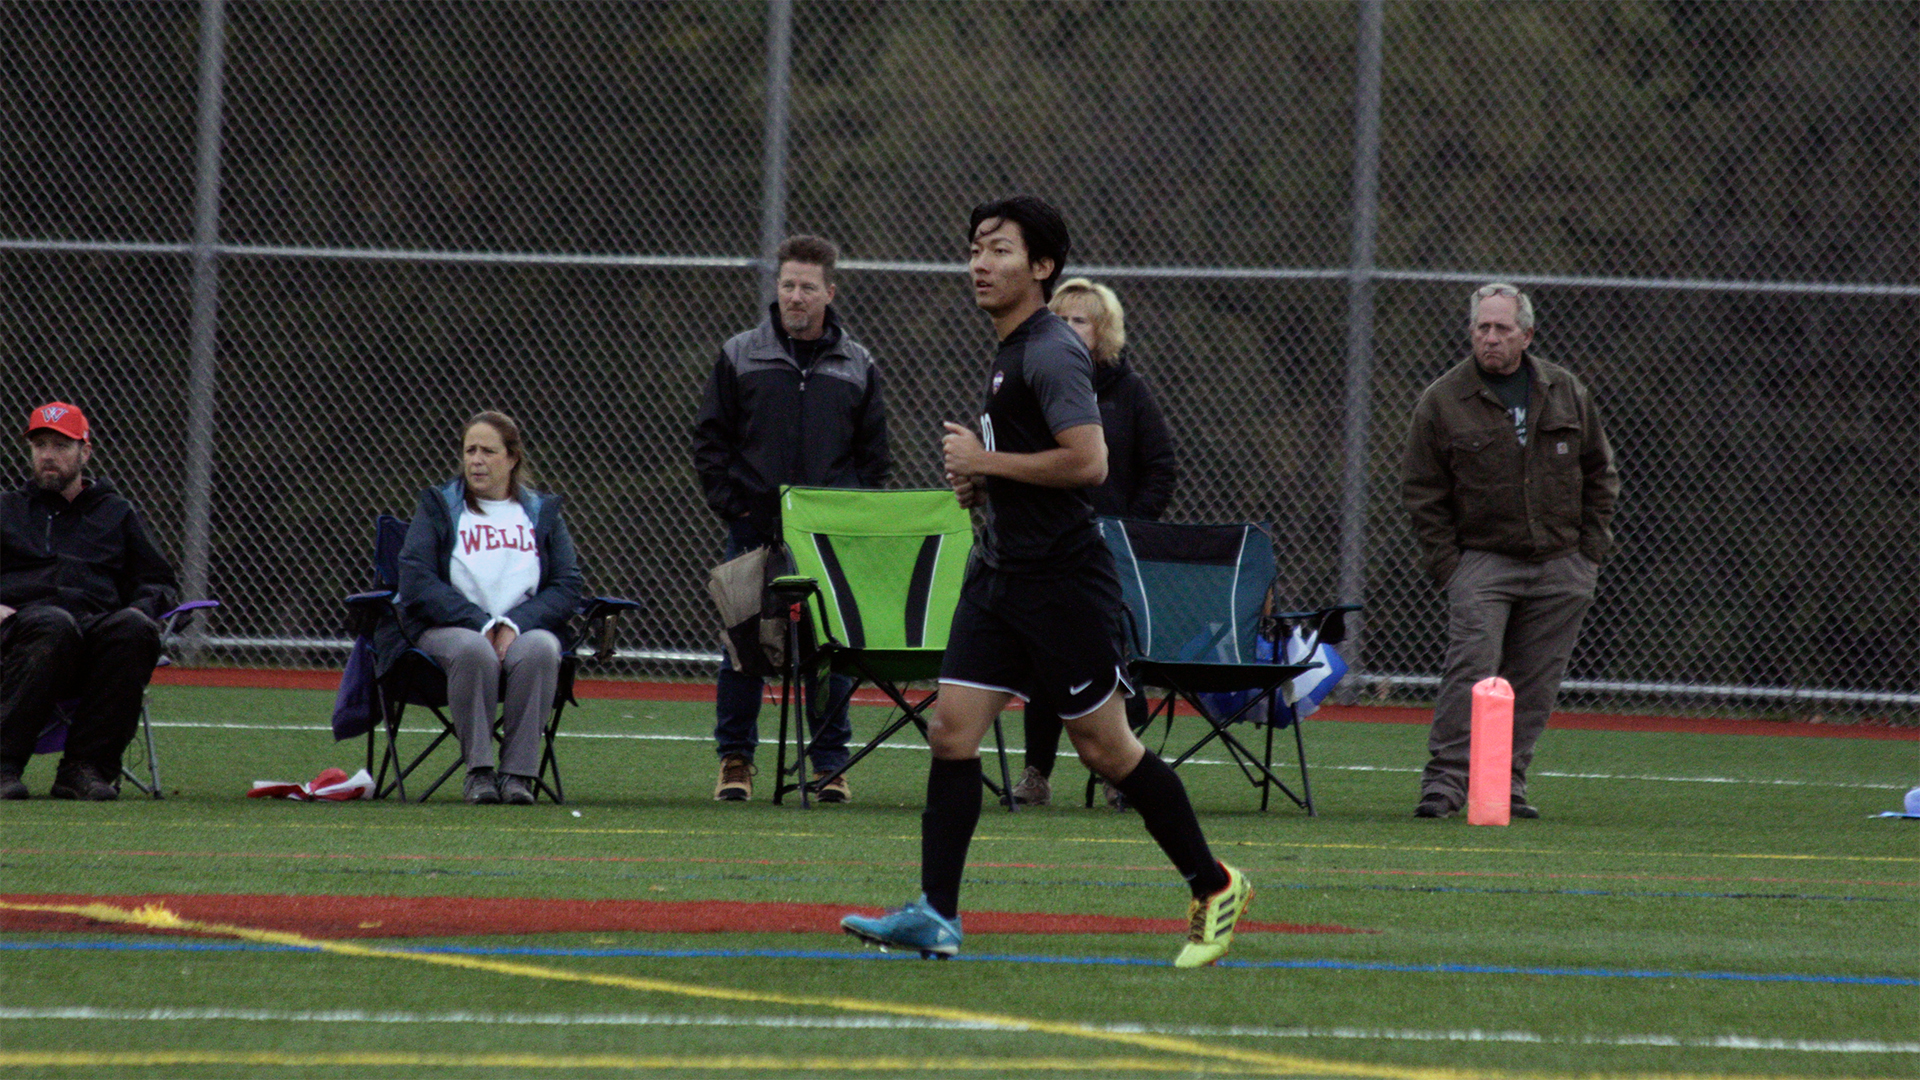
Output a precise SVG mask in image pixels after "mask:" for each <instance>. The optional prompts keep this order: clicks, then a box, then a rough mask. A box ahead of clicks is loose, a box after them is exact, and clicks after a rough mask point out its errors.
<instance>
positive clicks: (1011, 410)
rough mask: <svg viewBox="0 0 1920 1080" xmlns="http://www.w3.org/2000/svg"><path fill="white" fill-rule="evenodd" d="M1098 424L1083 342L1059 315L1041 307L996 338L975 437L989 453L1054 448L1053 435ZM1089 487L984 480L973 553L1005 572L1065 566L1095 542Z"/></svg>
mask: <svg viewBox="0 0 1920 1080" xmlns="http://www.w3.org/2000/svg"><path fill="white" fill-rule="evenodd" d="M1099 423H1100V405H1099V402H1098V401H1097V399H1095V397H1094V393H1093V359H1092V358H1091V357H1090V356H1088V355H1087V347H1086V345H1085V344H1084V343H1082V342H1081V340H1080V336H1079V335H1078V334H1076V333H1074V332H1073V328H1072V327H1070V326H1068V325H1067V323H1066V320H1064V319H1062V318H1060V316H1058V315H1055V314H1054V313H1053V312H1052V311H1049V310H1048V309H1046V308H1041V309H1040V310H1039V311H1036V312H1034V313H1033V315H1032V316H1031V317H1030V318H1028V319H1027V321H1025V322H1023V323H1021V324H1020V325H1019V327H1017V328H1016V329H1015V330H1014V331H1013V333H1011V334H1008V335H1007V337H1006V340H1004V341H1002V342H1001V343H1000V351H999V353H998V354H997V355H996V356H995V357H994V359H993V372H992V374H991V375H990V376H988V379H987V403H986V408H985V411H984V412H983V414H982V415H981V417H980V438H981V441H982V442H984V443H985V444H986V447H987V449H989V450H1001V451H1006V452H1008V453H1014V454H1034V453H1039V452H1041V451H1044V450H1052V449H1055V448H1057V447H1058V446H1059V445H1060V443H1059V441H1058V440H1057V439H1055V438H1054V435H1055V434H1056V433H1058V432H1061V431H1065V430H1067V429H1068V428H1072V427H1079V426H1080V425H1082V424H1099ZM1089 491H1091V489H1074V488H1050V487H1040V486H1038V485H1035V484H1026V483H1021V482H1020V481H1017V480H1008V479H1006V478H1004V477H999V476H990V477H988V478H987V528H986V536H985V538H984V539H983V541H982V543H981V545H980V557H981V558H982V559H983V560H984V561H985V562H986V564H987V565H989V566H992V567H995V568H996V569H999V570H1004V571H1007V572H1009V573H1023V574H1034V573H1038V574H1046V573H1055V572H1059V571H1063V570H1070V569H1072V568H1073V567H1075V566H1076V565H1077V564H1078V562H1079V560H1080V558H1081V557H1083V556H1084V555H1085V554H1086V553H1087V552H1088V551H1089V550H1091V549H1094V548H1098V547H1099V546H1100V533H1099V530H1098V529H1096V528H1095V527H1094V524H1093V503H1092V502H1091V501H1090V500H1089V499H1088V493H1089Z"/></svg>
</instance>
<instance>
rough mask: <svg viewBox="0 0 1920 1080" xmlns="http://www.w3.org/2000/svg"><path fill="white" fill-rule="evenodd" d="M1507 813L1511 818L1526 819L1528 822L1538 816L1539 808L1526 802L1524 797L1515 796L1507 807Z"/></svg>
mask: <svg viewBox="0 0 1920 1080" xmlns="http://www.w3.org/2000/svg"><path fill="white" fill-rule="evenodd" d="M1507 813H1508V814H1510V815H1511V816H1513V817H1517V818H1526V819H1528V820H1532V819H1534V818H1537V817H1539V816H1540V810H1539V808H1538V807H1536V806H1534V805H1533V804H1532V803H1530V802H1528V801H1527V797H1526V796H1525V795H1515V796H1514V797H1513V802H1512V803H1511V804H1509V805H1508V807H1507Z"/></svg>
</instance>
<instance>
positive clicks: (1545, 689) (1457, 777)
mask: <svg viewBox="0 0 1920 1080" xmlns="http://www.w3.org/2000/svg"><path fill="white" fill-rule="evenodd" d="M1599 573H1600V568H1599V567H1598V566H1596V565H1594V563H1593V561H1592V560H1591V559H1588V558H1587V557H1586V556H1585V555H1582V554H1580V553H1579V552H1577V551H1575V552H1570V553H1568V554H1566V555H1562V556H1560V557H1559V558H1556V559H1550V560H1548V561H1546V562H1540V563H1536V562H1528V561H1526V560H1524V559H1516V558H1513V557H1511V556H1508V555H1496V554H1494V553H1493V552H1490V551H1463V552H1461V553H1460V566H1459V568H1458V569H1456V570H1455V571H1454V572H1453V577H1452V579H1451V580H1449V581H1448V582H1447V605H1448V616H1447V662H1446V671H1445V673H1444V674H1443V675H1442V676H1441V680H1440V697H1439V700H1438V701H1436V702H1435V704H1434V709H1433V730H1432V731H1431V732H1430V733H1429V734H1428V736H1427V752H1428V754H1429V755H1430V758H1429V760H1428V761H1427V768H1426V772H1425V774H1424V775H1423V776H1421V778H1420V795H1421V797H1422V798H1425V797H1426V796H1428V795H1432V794H1436V793H1437V794H1440V795H1444V796H1446V798H1447V799H1448V800H1449V801H1450V802H1452V803H1453V805H1454V806H1455V807H1459V806H1461V805H1463V804H1465V802H1466V801H1467V762H1468V754H1469V750H1470V744H1471V738H1472V719H1473V684H1474V683H1477V682H1479V681H1480V680H1481V679H1484V678H1487V677H1488V676H1490V675H1498V676H1500V677H1501V678H1503V679H1505V680H1507V682H1508V683H1510V684H1512V686H1513V794H1514V795H1515V796H1516V797H1519V796H1524V795H1525V794H1526V793H1527V766H1528V765H1529V764H1531V763H1532V762H1533V747H1534V743H1536V742H1538V741H1539V739H1540V733H1541V732H1542V731H1544V730H1546V726H1547V717H1548V716H1550V715H1551V714H1552V713H1553V706H1554V701H1555V700H1556V699H1557V698H1558V697H1559V696H1560V679H1561V677H1562V676H1563V675H1565V674H1566V671H1567V659H1568V657H1570V656H1572V655H1573V644H1574V641H1575V640H1576V639H1578V638H1579V636H1580V622H1581V620H1582V619H1583V618H1585V616H1586V614H1587V608H1588V607H1589V606H1591V605H1592V604H1593V587H1594V581H1595V579H1596V578H1597V577H1598V576H1599Z"/></svg>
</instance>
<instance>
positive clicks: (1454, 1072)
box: [0, 901, 1784, 1080]
mask: <svg viewBox="0 0 1920 1080" xmlns="http://www.w3.org/2000/svg"><path fill="white" fill-rule="evenodd" d="M0 908H4V909H7V910H13V911H39V912H52V913H57V914H65V915H79V916H82V917H84V918H89V919H94V920H96V921H100V922H110V923H121V924H126V925H133V926H143V927H149V928H156V929H170V930H188V931H194V932H197V933H205V934H218V935H221V936H225V937H234V938H239V939H241V940H243V941H251V942H256V943H260V944H269V945H285V946H292V947H295V948H306V949H314V950H317V951H320V952H326V953H331V954H334V955H337V956H351V957H356V958H362V959H378V960H409V961H413V962H415V963H422V964H431V965H435V966H439V967H451V968H464V969H467V970H470V971H485V972H490V973H493V974H499V975H514V976H520V977H524V978H533V979H543V980H548V981H553V982H571V983H585V984H588V985H594V986H608V987H616V988H620V989H627V990H637V991H640V992H643V993H656V994H669V995H674V996H679V997H689V998H703V999H708V1000H714V1001H731V1002H751V1003H756V1004H773V1005H787V1006H801V1007H816V1008H824V1009H832V1010H837V1011H841V1012H854V1013H881V1014H889V1015H894V1016H918V1017H927V1018H931V1019H938V1020H947V1021H954V1022H961V1023H972V1024H986V1025H992V1026H994V1027H999V1028H1004V1029H1006V1030H1010V1031H1031V1032H1037V1033H1041V1034H1047V1035H1059V1036H1064V1037H1067V1038H1073V1039H1086V1040H1091V1041H1095V1042H1111V1043H1120V1044H1123V1045H1128V1046H1134V1047H1139V1048H1142V1049H1147V1050H1158V1051H1162V1052H1165V1053H1169V1054H1180V1055H1185V1056H1186V1057H1187V1058H1188V1059H1189V1060H1187V1061H1184V1062H1179V1063H1174V1064H1171V1065H1168V1066H1164V1067H1163V1066H1161V1065H1158V1064H1156V1063H1154V1062H1151V1061H1142V1062H1141V1063H1140V1064H1139V1065H1138V1066H1129V1067H1130V1068H1137V1069H1147V1068H1151V1069H1154V1070H1156V1071H1180V1070H1181V1069H1185V1070H1188V1071H1204V1072H1218V1071H1227V1070H1225V1069H1223V1068H1222V1067H1220V1066H1218V1065H1216V1064H1214V1063H1216V1062H1232V1063H1234V1064H1235V1065H1237V1066H1242V1068H1239V1069H1237V1070H1233V1071H1239V1072H1242V1073H1245V1072H1249V1071H1253V1072H1259V1073H1262V1074H1281V1075H1285V1074H1298V1073H1306V1074H1311V1075H1318V1076H1353V1077H1374V1078H1380V1080H1509V1077H1510V1076H1511V1075H1512V1074H1508V1073H1503V1072H1499V1071H1496V1070H1464V1069H1451V1068H1407V1067H1400V1066H1390V1065H1363V1064H1354V1063H1349V1062H1341V1061H1327V1060H1321V1059H1315V1058H1305V1057H1298V1056H1295V1055H1291V1054H1270V1053H1264V1052H1261V1051H1257V1050H1243V1049H1239V1048H1237V1047H1228V1046H1212V1045H1209V1044H1206V1043H1202V1042H1199V1041H1196V1040H1194V1039H1187V1038H1181V1037H1178V1036H1170V1035H1153V1034H1147V1033H1141V1032H1119V1031H1103V1030H1101V1029H1099V1028H1094V1027H1089V1026H1087V1025H1084V1024H1075V1023H1065V1022H1060V1021H1053V1020H1035V1019H1030V1018H1026V1017H1017V1016H1001V1015H996V1014H993V1013H983V1012H974V1011H972V1010H968V1009H957V1008H950V1007H947V1006H942V1005H915V1004H908V1003H901V1002H892V1001H876V1000H867V999H861V998H851V997H841V996H837V995H830V996H818V995H811V994H785V993H776V992H771V991H764V990H740V989H734V988H731V987H722V986H701V985H698V984H694V983H682V982H674V981H671V980H666V979H650V978H640V977H636V976H631V975H610V974H601V973H597V972H583V971H569V970H566V969H563V968H552V967H542V966H540V965H536V964H525V963H519V962H515V961H505V960H494V959H488V958H485V957H477V956H460V955H454V954H446V953H420V952H409V951H406V950H402V949H378V948H372V947H370V946H366V945H356V944H353V943H351V942H345V941H333V940H328V939H323V938H309V937H305V936H303V935H300V934H294V933H288V932H285V931H279V930H261V929H258V928H255V927H248V926H237V925H233V924H229V923H203V922H197V921H194V920H190V919H184V918H181V917H180V916H179V915H177V914H175V913H174V912H172V911H169V910H168V909H166V908H165V907H162V906H160V905H158V904H149V905H147V906H145V907H141V908H138V909H135V910H128V909H125V908H118V907H114V906H112V905H110V904H23V903H12V902H8V901H0ZM125 1053H126V1055H128V1056H132V1057H139V1056H140V1054H142V1053H147V1054H151V1053H153V1052H150V1051H149V1052H135V1051H128V1052H125ZM181 1053H182V1054H185V1055H186V1056H184V1057H180V1058H178V1059H177V1060H174V1061H169V1062H133V1063H150V1064H193V1063H195V1062H196V1061H198V1060H199V1058H198V1057H196V1056H195V1055H197V1054H201V1053H205V1054H208V1055H214V1054H218V1053H221V1052H216V1051H206V1052H181ZM20 1056H21V1055H20V1053H19V1052H12V1051H0V1064H10V1063H15V1062H14V1059H15V1058H16V1057H20ZM58 1056H60V1055H59V1054H56V1053H54V1052H43V1053H40V1054H38V1055H37V1057H39V1058H47V1057H58ZM107 1056H109V1057H111V1056H116V1055H107ZM243 1056H244V1055H243ZM375 1056H376V1057H377V1056H378V1055H375ZM430 1057H431V1056H430V1055H429V1056H425V1057H413V1056H409V1058H408V1060H407V1061H405V1062H392V1063H394V1064H410V1063H417V1064H431V1063H432V1062H431V1061H429V1060H428V1058H430ZM496 1057H497V1059H498V1060H499V1061H501V1062H502V1066H501V1067H507V1066H509V1065H511V1066H513V1067H525V1066H527V1065H533V1064H540V1063H542V1062H545V1061H549V1060H551V1059H549V1058H543V1057H539V1056H527V1057H524V1058H523V1057H521V1056H519V1055H494V1056H482V1057H477V1058H471V1059H469V1058H458V1059H455V1058H448V1059H447V1064H448V1065H449V1066H451V1067H460V1066H468V1065H475V1064H485V1063H487V1062H489V1061H491V1060H493V1059H494V1058H496ZM1196 1058H1197V1059H1200V1060H1198V1061H1195V1060H1192V1059H1196ZM287 1060H288V1061H289V1063H291V1062H293V1061H304V1062H307V1063H310V1064H311V1063H315V1062H316V1061H317V1060H318V1059H317V1058H315V1057H314V1056H311V1055H299V1056H298V1057H297V1058H293V1059H287ZM581 1060H582V1061H583V1062H584V1061H588V1060H605V1061H607V1062H610V1063H611V1062H615V1061H618V1062H640V1061H660V1062H678V1061H681V1060H682V1059H676V1058H667V1057H660V1058H616V1057H608V1058H604V1059H590V1058H583V1059H581ZM719 1060H732V1061H738V1062H758V1061H766V1062H770V1064H765V1065H762V1064H740V1065H736V1066H734V1067H736V1068H742V1069H746V1068H753V1069H761V1068H767V1069H780V1068H801V1069H806V1068H809V1066H807V1065H795V1064H793V1063H792V1062H787V1061H780V1060H777V1059H772V1058H733V1059H719ZM819 1060H820V1061H821V1062H822V1064H821V1065H820V1066H818V1067H819V1068H821V1069H825V1068H863V1069H869V1070H871V1069H879V1068H896V1067H897V1068H903V1069H913V1070H916V1071H919V1070H926V1069H929V1068H932V1069H937V1068H939V1067H946V1068H953V1067H956V1066H955V1065H954V1061H955V1060H959V1059H946V1058H941V1059H937V1061H936V1062H934V1063H933V1064H932V1065H928V1064H926V1063H920V1064H913V1063H911V1062H909V1059H904V1058H902V1059H897V1060H898V1061H899V1062H901V1063H902V1064H900V1065H898V1066H896V1065H892V1064H888V1065H856V1064H852V1063H849V1062H843V1061H838V1060H833V1063H832V1064H827V1062H828V1061H829V1060H832V1059H824V1058H823V1059H819ZM853 1060H855V1061H894V1060H896V1059H891V1058H873V1059H853ZM1124 1060H1132V1059H1124ZM17 1063H18V1064H20V1065H22V1066H24V1065H27V1064H29V1062H28V1061H26V1060H24V1059H22V1060H20V1061H18V1062H17ZM39 1063H40V1064H48V1065H55V1064H59V1062H56V1061H41V1062H39ZM76 1063H78V1062H76ZM110 1063H111V1062H106V1061H102V1062H101V1064H110ZM206 1063H207V1064H225V1063H229V1062H227V1061H226V1060H225V1059H221V1060H212V1059H208V1060H207V1061H206ZM237 1063H240V1064H247V1063H252V1062H251V1059H248V1060H243V1061H238V1062H237ZM258 1063H259V1064H280V1063H282V1059H281V1058H279V1057H277V1056H276V1057H275V1058H274V1060H270V1061H260V1062H258ZM383 1063H387V1062H385V1061H382V1060H374V1059H373V1058H368V1059H367V1060H365V1061H353V1062H343V1064H368V1065H374V1064H383ZM701 1066H702V1067H706V1068H715V1067H718V1066H716V1065H715V1064H714V1062H713V1060H708V1059H703V1060H702V1063H701ZM1248 1066H1251V1067H1252V1068H1251V1069H1249V1068H1246V1067H1248ZM599 1067H606V1068H662V1069H665V1068H675V1067H678V1066H677V1065H675V1064H661V1065H657V1066H654V1065H644V1064H642V1065H627V1064H608V1065H605V1066H599ZM994 1067H996V1068H1004V1067H1006V1065H1005V1064H1004V1063H998V1064H996V1065H995V1066H994ZM1075 1067H1076V1068H1077V1067H1078V1065H1077V1064H1076V1065H1075ZM1673 1075H1675V1076H1676V1077H1678V1076H1679V1074H1673ZM1716 1080H1737V1078H1731V1077H1726V1076H1721V1077H1717V1078H1716ZM1752 1080H1757V1078H1752ZM1771 1080H1784V1078H1771Z"/></svg>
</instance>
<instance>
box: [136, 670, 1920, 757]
mask: <svg viewBox="0 0 1920 1080" xmlns="http://www.w3.org/2000/svg"><path fill="white" fill-rule="evenodd" d="M153 681H154V682H157V683H163V684H166V685H170V686H240V687H251V688H255V689H262V690H337V689H339V687H340V673H339V672H337V671H277V670H267V669H256V668H194V669H184V668H162V669H160V670H159V671H157V672H155V673H154V676H153ZM574 692H575V693H576V694H578V695H579V696H580V697H583V698H599V699H603V700H621V701H712V700H713V684H712V683H690V682H689V683H672V682H638V681H626V680H614V679H581V680H580V681H579V682H577V683H575V684H574ZM854 703H855V704H857V705H886V704H888V702H887V699H886V698H885V697H884V696H882V695H881V694H879V693H878V692H876V691H872V690H863V691H861V692H860V693H859V694H857V695H855V697H854ZM1429 716H1430V714H1429V712H1428V711H1427V710H1425V709H1409V708H1401V707H1396V706H1388V705H1328V706H1325V707H1323V708H1322V709H1321V710H1320V711H1319V712H1316V713H1314V714H1313V718H1314V720H1315V721H1316V722H1319V721H1327V720H1332V721H1336V722H1340V721H1346V722H1359V723H1370V724H1424V723H1426V722H1427V720H1428V718H1429ZM1549 726H1550V727H1554V728H1565V729H1584V730H1589V731H1662V732H1665V731H1677V732H1686V733H1691V734H1696V735H1781V736H1789V737H1798V738H1814V739H1893V740H1900V741H1905V742H1920V728H1904V727H1888V726H1882V725H1878V724H1874V723H1860V724H1813V723H1804V722H1789V721H1776V720H1696V719H1689V718H1686V717H1678V716H1630V715H1625V714H1618V713H1570V712H1560V713H1555V714H1553V720H1552V722H1551V724H1549Z"/></svg>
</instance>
